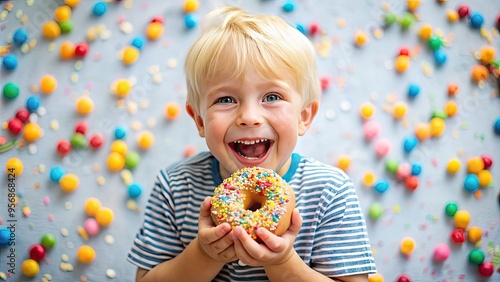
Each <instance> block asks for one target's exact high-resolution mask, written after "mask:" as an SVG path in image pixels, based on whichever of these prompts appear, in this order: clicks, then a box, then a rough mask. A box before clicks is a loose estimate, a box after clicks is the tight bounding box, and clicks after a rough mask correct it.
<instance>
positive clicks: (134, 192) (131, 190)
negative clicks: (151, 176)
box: [127, 183, 142, 199]
mask: <svg viewBox="0 0 500 282" xmlns="http://www.w3.org/2000/svg"><path fill="white" fill-rule="evenodd" d="M127 190H128V195H129V196H130V198H132V199H135V198H138V197H139V196H140V195H141V193H142V187H141V185H139V184H137V183H132V184H130V185H129V186H128V188H127Z"/></svg>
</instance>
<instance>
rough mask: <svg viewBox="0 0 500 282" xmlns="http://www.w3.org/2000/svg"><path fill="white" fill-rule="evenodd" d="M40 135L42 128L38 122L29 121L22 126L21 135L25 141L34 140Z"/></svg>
mask: <svg viewBox="0 0 500 282" xmlns="http://www.w3.org/2000/svg"><path fill="white" fill-rule="evenodd" d="M41 136H42V128H41V127H40V125H38V123H34V122H29V123H27V124H26V125H25V126H24V131H23V137H24V140H26V142H34V141H36V140H38V138H40V137H41Z"/></svg>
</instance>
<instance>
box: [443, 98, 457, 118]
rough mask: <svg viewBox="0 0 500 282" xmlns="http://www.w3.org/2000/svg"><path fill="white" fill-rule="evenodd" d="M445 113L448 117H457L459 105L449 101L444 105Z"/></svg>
mask: <svg viewBox="0 0 500 282" xmlns="http://www.w3.org/2000/svg"><path fill="white" fill-rule="evenodd" d="M444 111H445V113H446V115H447V116H448V117H452V116H455V115H456V114H457V113H458V105H457V103H456V102H455V101H448V102H446V104H445V105H444Z"/></svg>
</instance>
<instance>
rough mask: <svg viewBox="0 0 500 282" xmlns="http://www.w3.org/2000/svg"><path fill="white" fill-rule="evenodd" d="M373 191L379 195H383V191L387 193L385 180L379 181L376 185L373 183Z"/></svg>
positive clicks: (387, 185) (387, 186)
mask: <svg viewBox="0 0 500 282" xmlns="http://www.w3.org/2000/svg"><path fill="white" fill-rule="evenodd" d="M373 189H374V190H375V191H377V192H379V193H380V194H382V193H385V191H387V189H389V182H388V181H387V180H385V179H381V180H379V181H377V183H375V185H374V186H373Z"/></svg>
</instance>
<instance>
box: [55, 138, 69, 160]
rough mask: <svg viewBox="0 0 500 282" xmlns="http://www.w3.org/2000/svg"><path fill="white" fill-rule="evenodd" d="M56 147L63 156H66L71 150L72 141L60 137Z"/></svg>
mask: <svg viewBox="0 0 500 282" xmlns="http://www.w3.org/2000/svg"><path fill="white" fill-rule="evenodd" d="M56 148H57V152H59V154H60V155H61V156H65V155H67V154H69V152H71V143H70V142H69V141H68V140H66V139H60V140H59V141H57V146H56Z"/></svg>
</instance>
